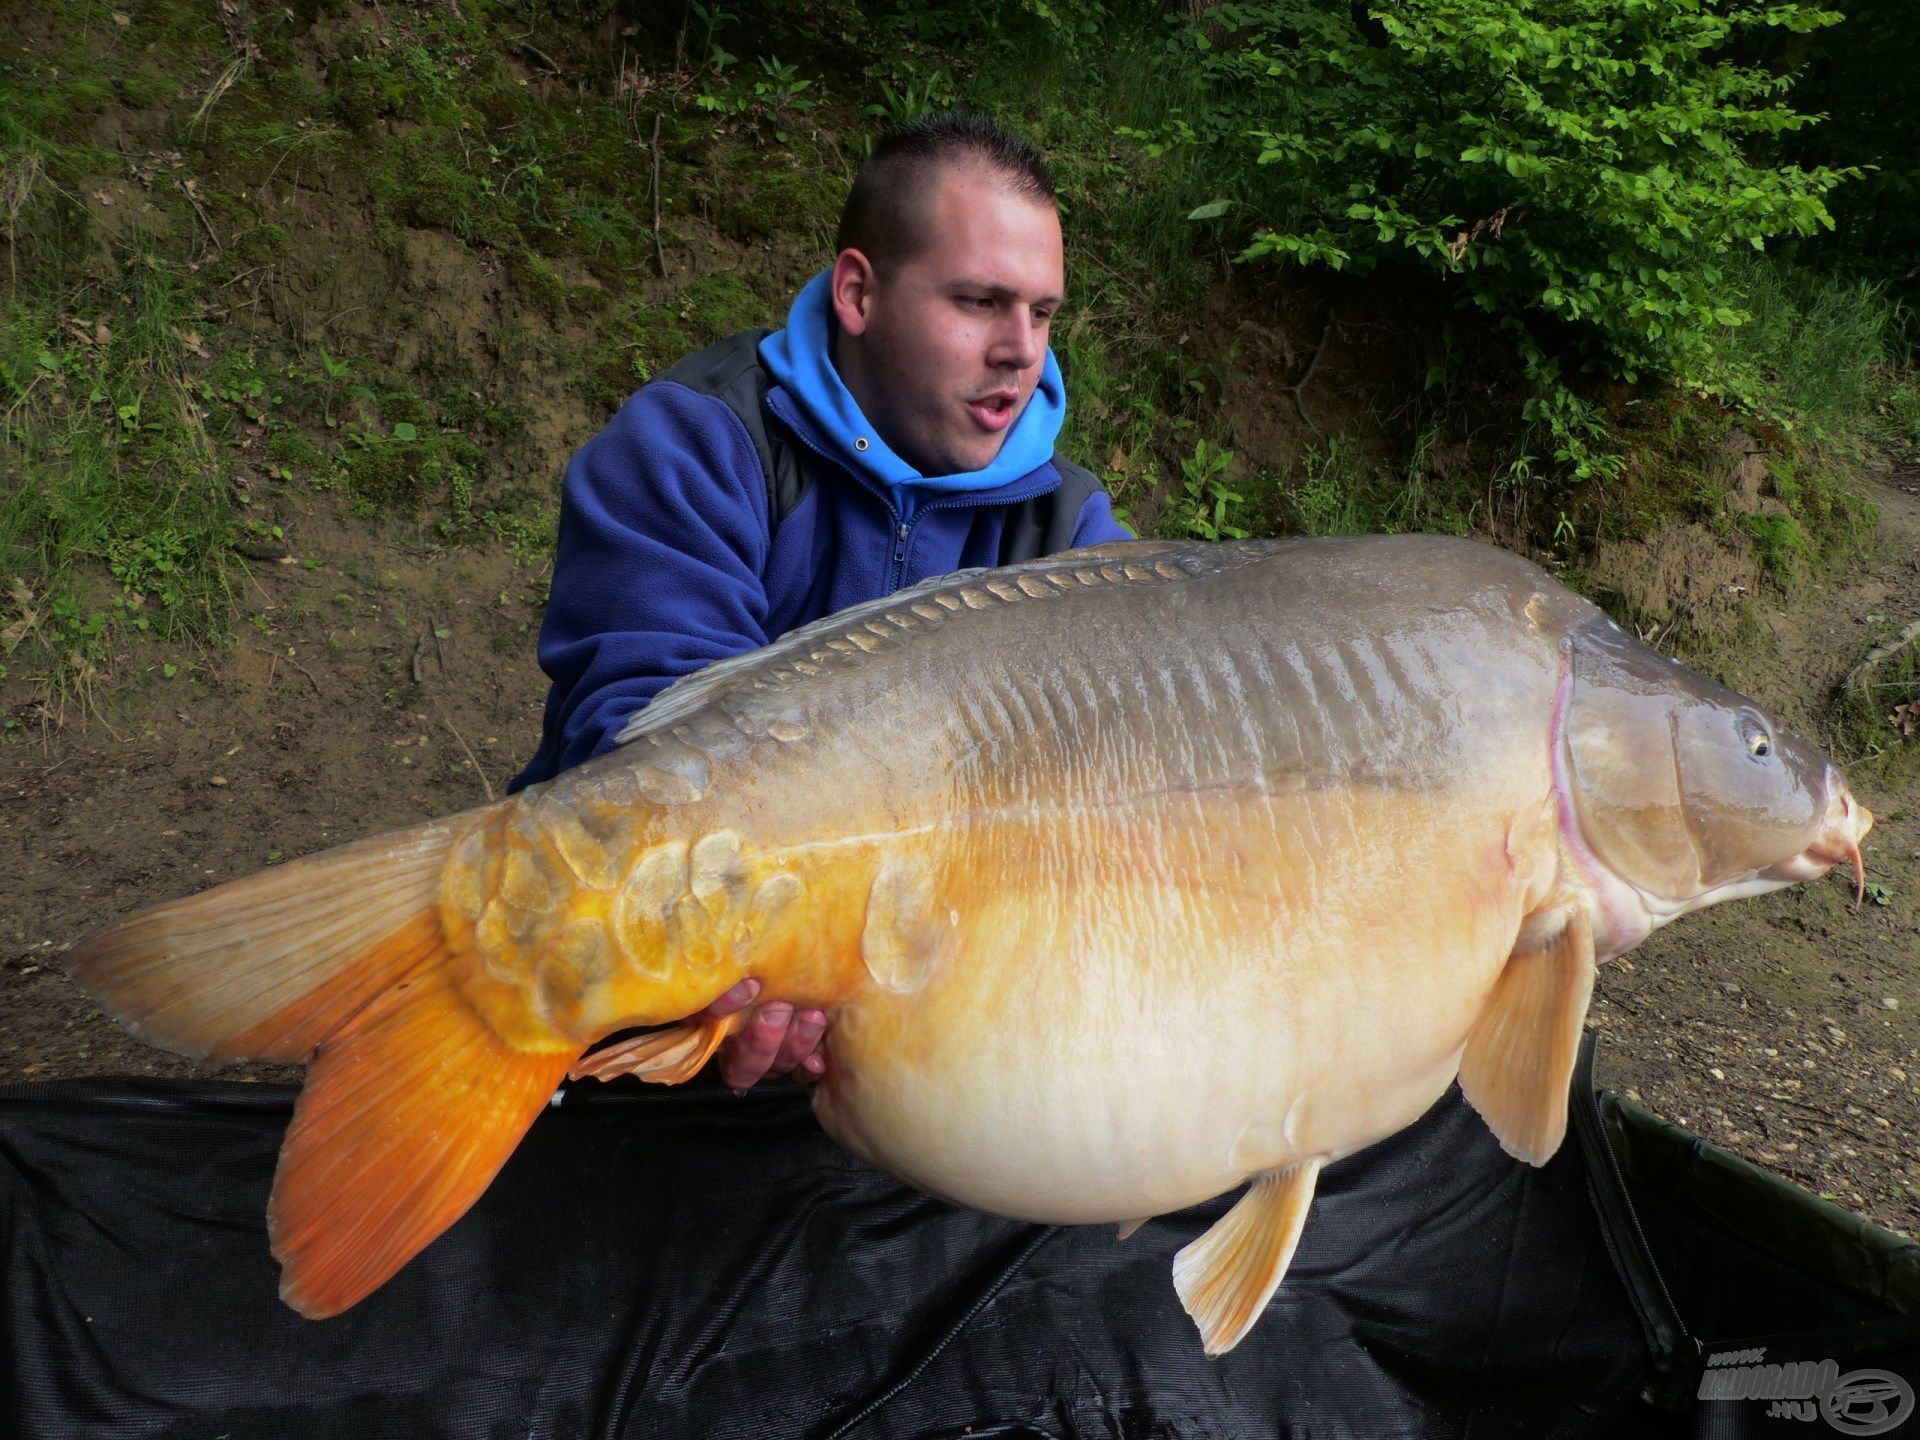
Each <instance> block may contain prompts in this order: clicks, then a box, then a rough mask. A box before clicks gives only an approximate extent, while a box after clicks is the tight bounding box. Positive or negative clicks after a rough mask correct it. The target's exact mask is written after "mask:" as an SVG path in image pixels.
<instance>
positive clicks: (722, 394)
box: [654, 330, 811, 531]
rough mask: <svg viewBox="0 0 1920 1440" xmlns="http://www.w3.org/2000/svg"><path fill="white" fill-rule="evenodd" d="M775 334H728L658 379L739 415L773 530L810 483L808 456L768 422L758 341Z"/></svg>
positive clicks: (766, 383)
mask: <svg viewBox="0 0 1920 1440" xmlns="http://www.w3.org/2000/svg"><path fill="white" fill-rule="evenodd" d="M772 333H773V332H772V331H771V330H744V331H742V332H741V333H740V334H738V335H729V336H728V337H727V338H726V339H724V340H719V341H716V342H715V343H713V344H712V345H709V346H707V348H706V349H704V350H696V351H695V352H694V353H693V354H691V355H689V356H687V357H686V358H685V359H683V360H677V361H675V362H674V363H673V364H672V365H670V366H668V367H667V368H666V369H665V370H663V371H661V372H660V373H659V374H658V375H656V376H655V377H654V378H655V379H656V380H670V381H672V382H673V383H674V384H676V385H684V386H686V387H687V389H689V390H692V391H694V392H695V393H696V394H700V395H711V396H713V397H714V398H715V399H716V400H718V401H720V402H721V403H722V404H723V405H725V406H726V407H727V408H728V409H729V410H731V411H733V413H734V414H736V415H738V416H739V417H740V423H741V424H743V425H745V426H746V427H747V438H748V439H750V440H752V441H753V449H754V453H755V454H757V455H758V456H759V457H760V470H761V473H762V475H763V476H764V477H765V480H766V484H767V529H768V530H769V531H773V530H777V529H779V528H780V522H781V521H782V520H783V519H785V518H786V517H787V516H788V515H790V514H791V513H792V512H793V509H794V507H795V506H796V505H798V504H799V503H800V500H801V497H802V496H804V495H805V494H806V493H807V486H808V485H809V483H811V477H810V476H809V475H808V474H807V473H806V470H805V459H804V457H803V456H801V455H800V454H799V453H798V452H799V450H800V447H799V446H796V445H794V444H793V443H792V442H791V441H790V440H788V439H787V438H786V436H785V435H783V434H780V433H779V432H778V431H777V430H775V429H770V428H769V427H768V425H767V405H766V399H767V391H768V390H769V389H770V388H771V387H772V384H773V380H772V377H771V376H769V375H768V374H767V367H766V366H764V365H762V364H761V363H760V342H761V341H762V340H764V339H766V337H767V336H769V335H771V334H772Z"/></svg>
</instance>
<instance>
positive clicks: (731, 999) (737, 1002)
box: [692, 979, 760, 1020]
mask: <svg viewBox="0 0 1920 1440" xmlns="http://www.w3.org/2000/svg"><path fill="white" fill-rule="evenodd" d="M759 993H760V982H759V981H758V980H752V979H748V980H742V981H741V982H740V983H739V984H738V985H736V986H734V987H733V988H732V989H731V990H729V991H727V993H726V994H724V995H722V996H721V997H720V998H719V999H718V1000H716V1001H714V1002H713V1003H712V1004H711V1005H709V1006H707V1008H706V1009H704V1010H702V1011H701V1012H700V1013H699V1014H698V1015H695V1016H693V1017H692V1018H693V1019H695V1020H724V1019H725V1018H726V1017H727V1016H729V1015H731V1014H733V1012H734V1011H736V1010H744V1009H745V1008H746V1007H747V1006H749V1005H751V1004H752V1003H753V997H754V996H756V995H758V994H759Z"/></svg>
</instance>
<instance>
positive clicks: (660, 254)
mask: <svg viewBox="0 0 1920 1440" xmlns="http://www.w3.org/2000/svg"><path fill="white" fill-rule="evenodd" d="M653 260H654V263H655V264H656V265H658V266H659V267H660V278H661V279H662V280H664V279H666V278H667V252H666V250H665V249H664V248H663V247H662V246H661V244H660V113H659V112H658V111H657V110H656V111H655V112H654V116H653Z"/></svg>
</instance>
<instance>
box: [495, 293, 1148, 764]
mask: <svg viewBox="0 0 1920 1440" xmlns="http://www.w3.org/2000/svg"><path fill="white" fill-rule="evenodd" d="M823 294H824V286H822V285H821V282H820V281H818V280H816V281H815V282H813V284H811V285H809V286H808V287H807V289H806V290H803V291H802V292H801V295H800V298H799V299H798V300H796V301H795V303H794V308H793V312H792V313H791V314H790V315H789V317H788V319H789V323H788V327H787V329H786V330H785V331H782V332H779V333H777V334H775V335H770V336H768V337H767V338H766V339H765V340H764V341H762V343H761V360H762V363H763V364H764V365H766V367H767V369H768V371H769V372H770V374H772V375H773V376H774V377H775V379H776V381H777V383H775V384H774V385H773V386H772V388H771V389H769V391H768V392H767V398H766V403H767V408H768V409H769V410H770V411H771V413H772V416H773V423H777V424H779V425H782V426H784V427H785V428H786V429H787V430H788V431H790V432H791V433H792V435H793V436H794V437H795V438H796V439H797V440H798V441H799V443H801V444H803V445H805V446H807V447H809V448H810V449H811V450H812V451H814V452H815V453H816V454H817V455H819V456H820V457H822V459H823V460H824V461H825V462H826V463H824V464H823V465H821V466H819V467H816V468H817V470H818V472H819V473H818V478H817V481H816V483H815V484H813V485H812V486H810V487H809V488H808V490H807V492H806V494H805V495H804V496H803V497H802V498H801V500H800V502H799V504H798V505H797V506H796V507H795V508H794V510H793V511H792V512H791V513H790V514H788V515H787V516H786V517H785V518H784V519H782V520H781V522H780V524H779V526H778V528H777V529H775V530H772V532H771V533H770V527H769V524H768V515H767V479H766V476H765V474H764V473H763V471H762V468H761V464H760V458H759V455H758V454H757V453H756V452H755V450H754V446H753V441H752V439H751V438H750V437H749V435H748V433H747V430H746V427H745V425H743V424H742V423H741V420H740V417H739V416H738V415H736V414H735V413H734V412H733V410H732V409H730V408H729V407H728V405H727V404H726V402H725V401H723V400H721V399H720V398H719V397H717V396H714V395H709V394H703V393H700V392H698V391H695V390H693V389H690V388H688V387H687V386H684V385H680V384H676V383H673V382H671V381H656V382H654V383H652V384H650V385H647V386H645V387H644V388H642V389H641V390H640V391H639V392H638V393H636V394H635V395H633V396H632V397H631V398H629V399H628V401H627V402H626V404H625V405H623V406H622V407H621V409H620V412H619V413H618V414H617V415H615V416H614V418H613V421H612V423H611V424H609V425H608V426H607V428H606V429H605V430H603V431H602V432H601V433H600V434H598V435H596V436H594V437H593V439H591V440H589V441H588V442H587V443H586V444H585V445H584V446H583V447H581V449H580V451H579V452H578V453H577V454H576V455H575V456H574V457H573V459H572V461H571V462H570V463H569V465H568V466H567V475H566V482H565V485H564V487H563V489H562V492H561V503H560V535H559V545H558V548H557V550H556V553H555V557H554V568H553V584H552V587H551V590H550V593H549V598H548V601H547V613H546V618H545V620H544V621H543V623H542V624H541V627H540V642H539V655H540V665H541V668H542V669H544V670H545V671H546V672H547V675H548V676H549V677H550V678H551V680H552V682H553V684H552V687H551V688H550V690H549V691H548V694H547V704H546V713H545V716H544V719H543V723H542V736H541V741H540V748H539V750H538V751H537V752H536V753H535V755H534V757H533V759H532V761H531V762H529V764H528V765H527V767H526V769H525V770H523V771H522V772H521V773H520V775H519V776H518V777H517V778H516V779H515V780H514V781H513V783H512V785H511V786H510V787H509V788H510V789H514V790H518V789H520V788H521V787H523V786H526V785H531V784H535V783H537V782H539V781H542V780H548V779H551V778H552V777H553V776H554V775H556V774H558V773H559V772H560V771H561V770H564V769H566V768H568V767H569V766H572V765H577V764H579V763H580V762H581V761H582V760H586V759H589V758H591V757H592V756H594V755H598V754H600V753H601V752H602V751H605V750H608V749H611V748H612V746H613V738H614V736H615V735H616V734H618V733H619V731H620V728H621V727H622V726H623V725H624V724H625V723H626V721H627V719H628V717H629V716H631V715H632V714H633V713H634V712H635V711H636V710H639V709H640V708H641V707H642V706H644V705H645V704H646V703H647V702H648V701H649V700H651V699H652V698H653V696H654V695H655V694H657V693H658V692H659V691H660V690H662V689H664V688H665V687H666V686H667V685H669V684H671V683H672V682H673V681H675V680H677V679H679V678H680V677H681V676H683V675H687V674H691V673H692V672H693V671H695V670H698V669H701V668H702V667H703V666H706V665H709V664H711V663H712V662H713V661H715V660H720V659H724V658H726V657H727V656H729V655H737V654H741V653H742V652H744V651H747V650H752V649H756V648H758V647H759V646H762V645H765V644H767V643H768V642H769V641H771V640H774V639H776V638H778V637H779V636H781V635H783V634H785V633H786V632H787V631H788V630H791V629H793V628H794V627H796V626H799V625H804V624H806V623H807V622H809V621H811V620H817V619H819V618H820V617H821V616H823V615H829V614H832V613H833V612H834V611H836V610H841V609H844V608H846V607H847V606H849V605H854V604H858V603H860V602H861V601H865V600H871V599H877V598H878V597H880V596H882V595H887V594H890V593H892V592H893V591H895V590H898V589H900V588H902V587H903V586H907V585H912V584H916V583H917V582H919V581H921V580H923V579H927V578H930V577H932V576H935V575H944V574H947V573H948V572H950V571H953V570H959V569H963V568H966V567H968V566H974V565H992V564H996V563H998V560H999V556H1000V540H1001V523H1002V520H1003V519H1004V516H1005V511H1004V509H1003V508H1001V507H1004V506H1006V505H1009V504H1013V503H1015V502H1018V501H1022V500H1027V499H1030V498H1032V497H1034V496H1037V495H1042V494H1045V493H1047V492H1049V491H1052V490H1054V489H1055V488H1057V487H1058V485H1059V483H1060V476H1059V473H1058V472H1057V471H1056V470H1055V469H1054V467H1053V463H1052V453H1053V441H1054V438H1055V436H1056V435H1057V434H1058V432H1059V428H1060V423H1061V421H1062V419H1063V418H1064V415H1065V403H1064V393H1063V390H1062V388H1061V385H1060V379H1059V370H1058V368H1057V367H1056V366H1055V364H1054V361H1053V357H1052V355H1051V354H1049V355H1048V357H1047V362H1046V368H1045V372H1044V374H1043V376H1042V379H1041V382H1040V386H1039V387H1038V388H1037V389H1036V391H1035V394H1034V398H1033V400H1032V401H1030V402H1029V404H1028V406H1027V409H1026V411H1025V412H1023V413H1022V415H1021V416H1020V418H1019V420H1018V421H1016V422H1015V424H1014V426H1013V427H1012V429H1011V430H1009V431H1008V439H1007V441H1005V442H1003V444H1002V446H1001V450H1000V454H999V456H997V457H996V459H995V460H994V462H993V464H991V465H989V466H987V467H986V468H985V469H983V470H981V471H977V472H973V474H971V475H959V476H934V477H926V476H921V475H919V474H918V473H917V472H915V471H913V470H912V468H911V467H910V466H907V465H906V463H905V462H904V461H902V460H901V459H900V458H899V457H898V456H897V455H895V454H893V452H892V451H891V450H890V449H888V448H886V447H885V446H884V444H883V443H882V442H881V441H880V439H879V437H878V435H876V434H875V433H874V431H873V430H872V429H871V427H869V426H868V425H867V424H866V420H865V417H863V416H862V415H861V414H860V410H859V407H858V405H856V404H854V403H853V398H852V396H851V395H850V394H848V393H847V391H846V387H845V386H844V385H842V384H841V383H840V380H839V376H838V375H837V374H836V373H835V372H834V371H833V367H832V361H831V359H830V358H828V357H829V345H830V337H831V328H830V327H831V323H832V322H831V316H830V314H829V312H828V311H827V310H826V308H825V305H824V303H821V302H822V299H823ZM1030 419H1032V420H1033V423H1032V424H1031V425H1029V423H1028V422H1029V420H1030ZM1016 437H1017V438H1018V440H1019V446H1018V448H1015V445H1014V441H1015V439H1016ZM858 438H865V439H866V440H867V442H868V444H867V447H866V448H865V449H864V450H862V449H859V448H857V447H856V446H855V445H854V444H853V441H854V440H855V439H858ZM1009 452H1011V454H1010V453H1009ZM1130 538H1132V537H1131V536H1130V535H1129V533H1128V532H1127V530H1126V529H1125V528H1124V527H1123V526H1122V525H1121V524H1120V523H1119V522H1118V521H1116V520H1115V519H1114V518H1113V511H1112V507H1111V505H1110V504H1109V502H1108V499H1107V496H1106V495H1105V494H1104V493H1103V492H1099V491H1096V492H1094V494H1093V495H1091V496H1090V497H1089V498H1088V500H1087V501H1086V503H1085V504H1084V506H1083V507H1082V509H1081V512H1080V515H1079V517H1078V520H1077V522H1076V524H1075V528H1074V535H1073V544H1074V545H1076V546H1078V545H1091V544H1095V543H1097V542H1099V541H1103V540H1124V539H1130Z"/></svg>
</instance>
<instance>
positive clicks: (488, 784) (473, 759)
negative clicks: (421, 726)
mask: <svg viewBox="0 0 1920 1440" xmlns="http://www.w3.org/2000/svg"><path fill="white" fill-rule="evenodd" d="M440 723H441V724H442V725H444V726H446V727H447V733H448V734H450V735H451V736H453V738H454V739H456V740H458V741H459V742H460V748H461V749H462V750H464V751H465V752H466V755H467V763H468V764H469V765H471V766H473V773H474V774H476V775H478V776H479V777H480V784H481V786H482V787H483V788H484V789H485V790H486V792H487V799H489V800H492V799H493V798H494V794H493V782H492V781H491V780H489V779H487V772H486V771H485V770H482V769H481V768H480V759H479V757H478V756H476V755H475V754H474V753H473V747H472V746H471V745H469V744H467V737H466V736H464V735H462V734H461V733H460V732H459V731H458V730H456V729H454V728H453V721H451V720H449V719H448V718H447V713H446V711H444V710H443V711H441V712H440Z"/></svg>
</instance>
